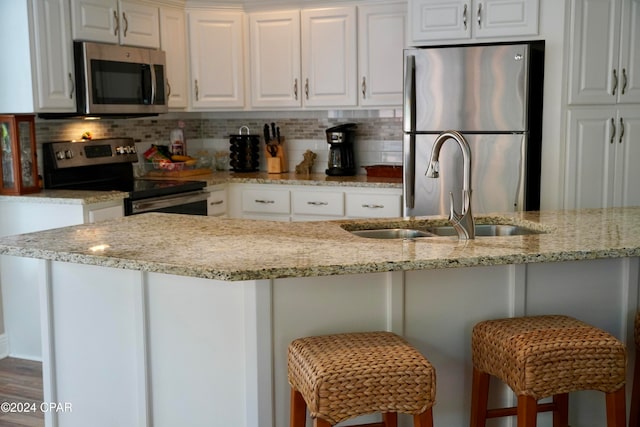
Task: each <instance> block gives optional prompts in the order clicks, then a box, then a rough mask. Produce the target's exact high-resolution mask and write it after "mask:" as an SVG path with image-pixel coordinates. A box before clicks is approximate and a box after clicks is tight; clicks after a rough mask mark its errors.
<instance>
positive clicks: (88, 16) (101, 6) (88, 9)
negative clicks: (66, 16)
mask: <svg viewBox="0 0 640 427" xmlns="http://www.w3.org/2000/svg"><path fill="white" fill-rule="evenodd" d="M119 23H120V17H119V15H118V2H117V0H71V24H72V25H71V28H72V35H73V40H91V41H96V42H105V43H118V30H119Z"/></svg>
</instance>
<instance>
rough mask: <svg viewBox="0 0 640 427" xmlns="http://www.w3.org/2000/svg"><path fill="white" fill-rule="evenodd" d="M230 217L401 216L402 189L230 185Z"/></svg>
mask: <svg viewBox="0 0 640 427" xmlns="http://www.w3.org/2000/svg"><path fill="white" fill-rule="evenodd" d="M228 191H229V192H228V197H229V211H228V212H229V216H230V217H232V218H247V219H266V220H272V221H322V220H332V219H340V218H386V217H399V216H402V205H401V202H402V189H401V188H364V187H334V186H310V185H281V184H229V187H228Z"/></svg>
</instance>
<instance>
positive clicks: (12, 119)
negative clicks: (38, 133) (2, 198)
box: [0, 114, 40, 195]
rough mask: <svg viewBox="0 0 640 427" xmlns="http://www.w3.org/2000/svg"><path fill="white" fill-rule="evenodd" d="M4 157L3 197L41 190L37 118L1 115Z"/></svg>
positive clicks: (0, 185) (1, 164)
mask: <svg viewBox="0 0 640 427" xmlns="http://www.w3.org/2000/svg"><path fill="white" fill-rule="evenodd" d="M0 154H1V162H0V170H1V171H2V180H1V181H0V194H8V195H19V194H26V193H35V192H38V191H40V187H39V183H38V166H37V157H36V137H35V122H34V116H33V115H30V114H23V115H0Z"/></svg>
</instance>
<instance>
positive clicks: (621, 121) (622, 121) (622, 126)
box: [618, 117, 624, 144]
mask: <svg viewBox="0 0 640 427" xmlns="http://www.w3.org/2000/svg"><path fill="white" fill-rule="evenodd" d="M623 137H624V119H623V118H622V117H620V137H619V138H618V143H619V144H622V138H623Z"/></svg>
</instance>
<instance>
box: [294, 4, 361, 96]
mask: <svg viewBox="0 0 640 427" xmlns="http://www.w3.org/2000/svg"><path fill="white" fill-rule="evenodd" d="M301 18H302V78H303V79H304V82H303V93H304V100H303V102H304V105H305V106H308V107H328V106H331V107H338V106H355V105H356V103H357V94H356V90H357V89H356V87H357V75H356V61H357V59H356V58H357V56H356V49H357V46H356V9H355V7H336V8H327V9H305V10H303V11H302V14H301Z"/></svg>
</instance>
